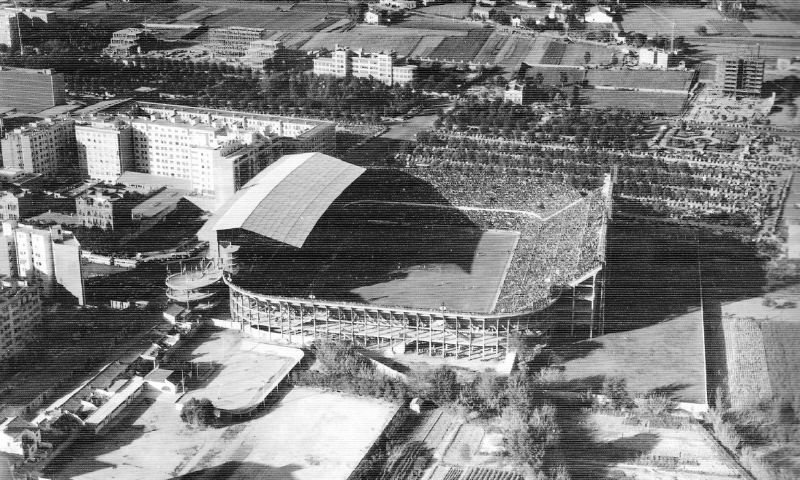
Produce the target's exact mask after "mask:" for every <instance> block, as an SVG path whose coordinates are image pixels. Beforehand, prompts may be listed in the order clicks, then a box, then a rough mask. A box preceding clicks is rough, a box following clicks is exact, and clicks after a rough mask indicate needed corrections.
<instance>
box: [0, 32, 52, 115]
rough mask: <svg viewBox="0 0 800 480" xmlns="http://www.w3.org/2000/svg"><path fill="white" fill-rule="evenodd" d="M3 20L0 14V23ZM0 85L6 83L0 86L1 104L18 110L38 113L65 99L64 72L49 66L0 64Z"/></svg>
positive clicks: (0, 105)
mask: <svg viewBox="0 0 800 480" xmlns="http://www.w3.org/2000/svg"><path fill="white" fill-rule="evenodd" d="M2 21H3V17H2V16H0V23H2ZM2 35H3V32H2V28H0V36H2ZM0 43H3V42H2V40H0ZM0 85H2V86H3V88H0V107H11V108H15V109H17V111H18V112H23V113H36V112H41V111H42V110H45V109H48V108H50V107H52V106H54V105H63V104H64V103H66V101H65V100H64V75H63V74H61V73H54V72H53V71H52V70H50V69H44V70H35V69H31V68H12V67H0Z"/></svg>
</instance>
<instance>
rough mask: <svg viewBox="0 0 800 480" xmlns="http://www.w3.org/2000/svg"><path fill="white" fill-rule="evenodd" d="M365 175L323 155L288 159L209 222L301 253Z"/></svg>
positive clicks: (261, 176)
mask: <svg viewBox="0 0 800 480" xmlns="http://www.w3.org/2000/svg"><path fill="white" fill-rule="evenodd" d="M364 171H365V169H364V168H362V167H358V166H356V165H352V164H350V163H347V162H344V161H342V160H339V159H337V158H334V157H331V156H329V155H325V154H322V153H318V152H314V153H302V154H297V155H285V156H283V157H281V158H280V159H279V160H278V161H276V162H275V163H273V164H272V165H270V166H269V167H267V168H266V169H264V170H263V171H262V172H261V173H259V174H258V175H257V176H256V177H255V178H253V179H252V180H250V181H249V182H247V184H246V185H245V186H244V187H242V189H241V190H239V191H238V192H237V193H236V194H235V195H234V197H233V198H232V199H231V200H229V201H228V202H227V203H226V204H225V205H223V206H222V207H221V208H220V210H219V212H218V214H217V215H216V216H215V218H214V219H211V220H209V221H210V222H214V224H213V225H214V227H213V228H214V230H216V231H220V230H230V229H243V230H247V231H249V232H252V233H256V234H258V235H261V236H264V237H267V238H271V239H273V240H276V241H279V242H282V243H286V244H288V245H292V246H295V247H297V248H301V247H302V246H303V244H304V243H305V241H306V238H308V235H309V234H310V233H311V230H313V228H314V226H315V225H316V224H317V221H318V220H319V219H320V217H321V216H322V215H323V214H324V213H325V211H326V210H327V209H328V208H329V207H330V205H331V204H332V203H333V201H334V200H336V198H337V197H339V195H341V193H342V192H343V191H344V190H345V189H346V188H347V187H348V186H350V184H351V183H353V181H355V180H356V179H357V178H358V177H360V176H361V174H362V173H364Z"/></svg>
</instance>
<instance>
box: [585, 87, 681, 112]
mask: <svg viewBox="0 0 800 480" xmlns="http://www.w3.org/2000/svg"><path fill="white" fill-rule="evenodd" d="M581 98H582V99H585V100H584V101H585V102H586V105H587V106H588V107H591V108H600V109H613V108H621V109H625V110H633V111H640V112H656V113H661V114H664V115H679V114H680V113H681V111H683V106H684V103H685V102H686V95H680V94H673V93H654V92H626V91H621V90H600V89H585V90H582V91H581Z"/></svg>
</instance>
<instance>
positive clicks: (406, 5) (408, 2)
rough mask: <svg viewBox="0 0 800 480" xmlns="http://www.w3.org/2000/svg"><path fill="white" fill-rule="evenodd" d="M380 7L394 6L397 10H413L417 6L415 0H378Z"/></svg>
mask: <svg viewBox="0 0 800 480" xmlns="http://www.w3.org/2000/svg"><path fill="white" fill-rule="evenodd" d="M379 4H380V6H381V7H386V8H396V9H399V10H413V9H415V8H417V0H380V2H379Z"/></svg>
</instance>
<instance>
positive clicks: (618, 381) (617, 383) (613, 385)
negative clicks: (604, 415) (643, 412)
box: [603, 377, 633, 410]
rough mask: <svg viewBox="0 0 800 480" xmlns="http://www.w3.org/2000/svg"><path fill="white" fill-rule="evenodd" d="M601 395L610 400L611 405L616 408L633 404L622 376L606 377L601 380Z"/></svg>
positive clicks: (619, 408)
mask: <svg viewBox="0 0 800 480" xmlns="http://www.w3.org/2000/svg"><path fill="white" fill-rule="evenodd" d="M603 395H605V396H606V397H608V398H609V399H610V400H611V406H612V407H614V408H615V409H617V410H621V409H623V408H629V407H631V406H632V405H633V401H632V400H631V395H630V393H628V388H627V385H626V382H625V379H624V378H619V377H608V378H606V379H605V380H604V381H603Z"/></svg>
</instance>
